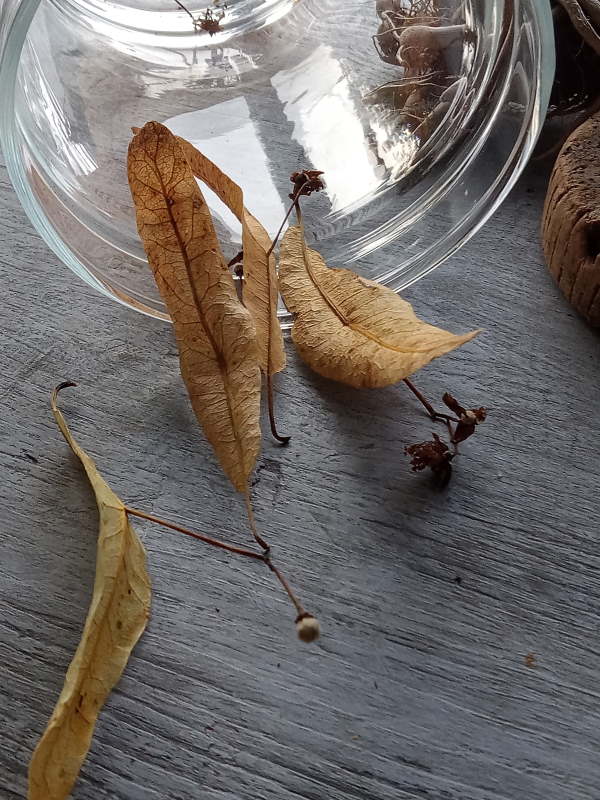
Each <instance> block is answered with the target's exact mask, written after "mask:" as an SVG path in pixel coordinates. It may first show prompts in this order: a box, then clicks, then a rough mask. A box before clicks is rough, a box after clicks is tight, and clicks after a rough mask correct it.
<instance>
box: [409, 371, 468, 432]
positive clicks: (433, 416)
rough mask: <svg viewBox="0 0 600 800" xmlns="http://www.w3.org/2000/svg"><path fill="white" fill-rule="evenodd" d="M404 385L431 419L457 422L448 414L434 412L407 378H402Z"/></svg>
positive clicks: (423, 396)
mask: <svg viewBox="0 0 600 800" xmlns="http://www.w3.org/2000/svg"><path fill="white" fill-rule="evenodd" d="M404 383H405V384H406V385H407V386H408V388H409V389H410V390H411V392H412V393H413V394H414V396H415V397H416V398H417V400H418V401H419V402H420V403H421V405H422V406H424V407H425V409H426V411H427V413H428V414H429V416H430V417H431V419H441V420H444V422H446V423H449V422H458V420H457V419H456V417H452V416H450V414H443V413H440V412H439V411H436V410H435V408H434V407H433V406H432V405H431V403H430V402H429V400H428V399H427V398H426V397H425V395H424V394H423V393H422V392H420V391H419V390H418V389H417V387H416V386H415V385H414V383H413V382H412V381H411V380H409V379H408V378H404Z"/></svg>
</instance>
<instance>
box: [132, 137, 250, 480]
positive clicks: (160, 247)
mask: <svg viewBox="0 0 600 800" xmlns="http://www.w3.org/2000/svg"><path fill="white" fill-rule="evenodd" d="M128 176H129V185H130V188H131V193H132V195H133V200H134V203H135V207H136V216H137V226H138V231H139V234H140V236H141V238H142V241H143V243H144V247H145V249H146V253H147V255H148V261H149V262H150V266H151V267H152V270H153V271H154V277H155V279H156V283H157V285H158V288H159V290H160V292H161V294H162V296H163V299H164V301H165V303H166V305H167V308H168V309H169V313H170V315H171V318H172V320H173V323H174V329H175V336H176V339H177V345H178V347H179V358H180V362H181V374H182V375H183V378H184V380H185V383H186V385H187V389H188V393H189V395H190V399H191V401H192V406H193V408H194V412H195V413H196V416H197V418H198V420H199V422H200V424H201V425H202V427H203V429H204V432H205V434H206V437H207V438H208V440H209V441H210V443H211V444H212V446H213V448H214V450H215V452H216V454H217V457H218V459H219V461H220V463H221V466H222V467H223V469H224V470H225V472H226V474H227V475H228V477H229V478H230V480H231V482H232V483H233V485H234V486H235V488H236V489H237V490H238V491H241V492H245V491H246V489H247V484H248V478H249V475H250V473H251V472H252V470H253V468H254V465H255V463H256V458H257V456H258V451H259V448H260V426H259V413H260V369H259V365H258V352H257V344H256V332H255V329H254V325H253V323H252V319H251V317H250V314H249V313H248V311H247V310H246V309H245V308H244V307H243V306H242V305H241V304H240V302H239V300H238V299H237V296H236V291H235V286H234V283H233V278H232V276H231V274H230V273H229V270H228V269H227V265H226V264H225V260H224V258H223V254H222V253H221V249H220V247H219V242H218V240H217V236H216V233H215V229H214V226H213V222H212V217H211V215H210V211H209V209H208V206H207V205H206V202H205V200H204V197H203V196H202V193H201V191H200V189H199V187H198V184H197V183H196V180H195V179H194V176H193V174H192V170H191V169H190V166H189V164H188V162H187V160H186V158H185V155H184V153H183V150H182V147H181V144H180V143H179V141H178V140H177V138H176V137H175V136H174V135H173V134H172V133H171V132H170V131H169V130H168V128H165V126H164V125H160V124H159V123H158V122H149V123H147V124H146V125H145V126H144V127H143V128H142V129H141V130H140V131H139V132H138V133H136V135H135V136H134V138H133V140H132V141H131V144H130V145H129V157H128Z"/></svg>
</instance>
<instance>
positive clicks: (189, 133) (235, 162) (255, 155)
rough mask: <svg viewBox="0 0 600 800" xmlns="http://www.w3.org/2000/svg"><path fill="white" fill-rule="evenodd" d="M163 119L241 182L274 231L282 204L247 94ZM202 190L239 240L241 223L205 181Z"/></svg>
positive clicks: (256, 211)
mask: <svg viewBox="0 0 600 800" xmlns="http://www.w3.org/2000/svg"><path fill="white" fill-rule="evenodd" d="M165 125H167V126H168V127H169V128H170V129H171V130H172V131H173V133H175V134H177V135H178V136H181V137H183V138H184V139H187V140H188V141H189V142H191V143H192V144H193V145H195V147H197V148H198V150H201V151H202V152H203V153H204V155H205V156H207V157H208V158H210V159H211V161H214V162H215V164H217V165H218V166H219V167H220V168H221V169H222V170H223V171H224V172H226V173H227V174H228V175H229V176H230V177H231V178H232V179H233V180H234V181H235V182H236V183H238V184H239V185H240V186H241V187H242V189H243V190H244V198H245V201H246V205H247V206H248V209H249V210H250V211H251V212H252V213H253V214H254V215H255V216H256V217H257V218H258V219H259V220H260V221H261V222H262V224H263V225H264V226H265V228H266V229H267V231H268V232H269V233H270V234H271V236H274V235H275V232H276V231H277V229H278V228H279V225H280V224H281V220H282V219H283V216H284V214H285V208H284V205H283V203H282V201H281V198H280V197H279V193H278V192H277V188H276V187H275V184H274V183H273V181H272V180H271V177H270V173H269V159H268V158H267V154H266V153H265V151H264V149H263V146H262V144H261V141H260V138H259V136H258V133H257V130H256V128H255V125H254V122H253V121H252V119H251V117H250V109H249V108H248V103H247V102H246V100H245V98H243V97H235V98H233V99H232V100H226V101H225V102H223V103H219V104H218V105H214V106H211V107H210V108H208V109H202V110H199V111H190V112H189V113H187V114H178V115H177V116H176V117H171V118H170V119H167V120H165ZM202 192H203V194H204V195H205V197H206V201H207V203H208V204H209V205H210V207H211V209H212V210H213V211H214V212H215V213H216V214H217V216H218V217H219V218H220V220H221V222H222V223H223V224H224V225H225V227H226V228H227V230H228V231H229V234H230V236H231V241H232V242H239V241H241V235H240V225H239V222H238V221H237V219H236V218H235V217H234V215H233V214H232V213H231V211H229V209H228V208H227V206H225V205H224V204H223V203H222V202H221V201H220V200H219V198H218V197H217V196H216V195H215V194H214V193H213V192H212V191H211V190H210V189H208V187H205V186H202Z"/></svg>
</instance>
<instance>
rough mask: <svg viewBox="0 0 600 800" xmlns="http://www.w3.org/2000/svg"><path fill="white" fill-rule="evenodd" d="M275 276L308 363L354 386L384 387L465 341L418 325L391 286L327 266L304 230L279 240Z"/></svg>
mask: <svg viewBox="0 0 600 800" xmlns="http://www.w3.org/2000/svg"><path fill="white" fill-rule="evenodd" d="M279 280H280V289H281V294H282V296H283V299H284V301H285V304H286V306H287V307H288V309H289V310H290V311H291V312H292V313H293V314H295V320H294V325H293V327H292V339H293V340H294V344H295V345H296V347H297V349H298V352H299V353H300V355H301V356H302V358H303V359H304V361H306V363H307V364H308V365H309V366H310V367H312V369H314V370H315V372H318V373H319V374H320V375H324V376H325V377H326V378H332V379H333V380H336V381H341V382H342V383H347V384H349V385H350V386H356V387H358V388H375V387H381V386H389V385H390V384H393V383H397V382H398V381H401V380H403V379H404V378H406V377H407V376H408V375H410V374H411V373H413V372H416V371H417V370H418V369H420V368H421V367H423V366H425V364H427V363H429V362H430V361H431V360H432V359H434V358H437V357H438V356H441V355H443V354H444V353H447V352H449V351H450V350H454V348H456V347H459V346H460V345H461V344H464V343H465V342H468V341H469V340H470V339H472V338H473V337H474V336H476V335H477V333H478V331H472V332H471V333H466V334H463V335H461V336H456V335H455V334H452V333H448V331H445V330H442V329H441V328H436V327H434V326H433V325H428V324H427V323H425V322H421V320H420V319H418V317H417V316H416V315H415V313H414V311H413V310H412V306H411V305H410V303H407V302H406V301H405V300H403V299H402V298H401V297H399V296H398V295H397V294H396V293H395V292H393V291H392V290H391V289H387V288H386V287H384V286H381V285H380V284H377V283H374V282H373V281H369V280H366V279H364V278H361V277H360V276H359V275H357V274H356V273H354V272H351V271H350V270H347V269H331V268H329V267H328V266H327V265H326V264H325V262H324V261H323V259H322V258H321V256H320V255H319V253H317V252H316V251H314V250H310V249H309V248H308V247H307V246H306V243H305V241H304V236H303V233H302V230H301V228H299V227H297V226H296V227H291V228H289V229H288V230H287V231H286V233H285V235H284V237H283V240H282V243H281V251H280V262H279Z"/></svg>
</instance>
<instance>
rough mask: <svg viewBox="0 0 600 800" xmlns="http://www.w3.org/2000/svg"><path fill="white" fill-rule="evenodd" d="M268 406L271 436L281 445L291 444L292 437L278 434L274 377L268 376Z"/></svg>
mask: <svg viewBox="0 0 600 800" xmlns="http://www.w3.org/2000/svg"><path fill="white" fill-rule="evenodd" d="M267 406H268V409H269V423H270V425H271V435H272V436H273V438H274V439H276V440H277V441H278V442H279V443H280V444H283V445H286V444H288V443H289V441H290V439H291V438H292V437H291V436H281V435H280V434H279V433H278V432H277V425H276V424H275V407H274V402H273V376H272V375H267Z"/></svg>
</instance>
